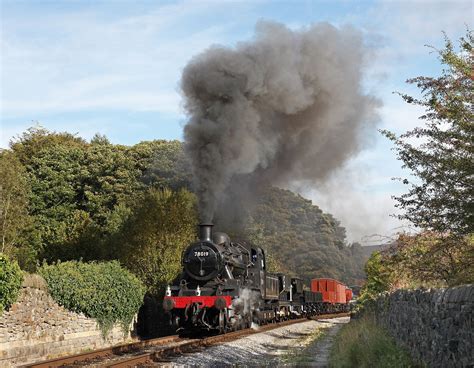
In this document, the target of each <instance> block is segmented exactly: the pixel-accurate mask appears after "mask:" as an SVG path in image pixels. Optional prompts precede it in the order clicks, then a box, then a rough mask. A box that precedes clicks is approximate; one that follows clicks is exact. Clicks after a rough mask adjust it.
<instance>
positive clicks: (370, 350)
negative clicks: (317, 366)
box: [329, 314, 417, 368]
mask: <svg viewBox="0 0 474 368" xmlns="http://www.w3.org/2000/svg"><path fill="white" fill-rule="evenodd" d="M329 367H331V368H350V367H359V368H371V367H383V368H392V367H393V368H404V367H407V368H408V367H417V365H415V364H414V363H413V362H412V361H411V358H410V356H409V355H408V353H407V352H406V351H405V350H404V349H403V348H401V347H400V346H398V345H397V344H396V343H395V340H394V339H393V338H391V337H390V336H389V334H388V333H387V332H386V331H385V330H384V329H383V328H381V327H380V326H378V325H377V324H376V323H375V321H374V319H373V318H372V317H371V316H370V314H365V315H364V316H363V317H361V318H360V319H357V320H352V321H351V322H350V323H348V324H347V325H345V326H343V327H342V328H341V330H340V331H339V333H338V334H337V335H336V338H335V340H334V344H333V346H332V348H331V353H330V356H329Z"/></svg>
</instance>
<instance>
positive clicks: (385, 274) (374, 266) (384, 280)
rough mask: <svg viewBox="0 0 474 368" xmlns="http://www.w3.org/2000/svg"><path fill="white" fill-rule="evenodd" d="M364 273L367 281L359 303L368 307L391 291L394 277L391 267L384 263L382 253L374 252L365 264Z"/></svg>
mask: <svg viewBox="0 0 474 368" xmlns="http://www.w3.org/2000/svg"><path fill="white" fill-rule="evenodd" d="M364 271H365V273H366V275H367V281H366V282H365V284H364V286H363V287H362V289H361V293H360V297H359V299H358V302H359V303H360V304H361V305H362V306H364V307H367V306H368V305H369V304H370V303H371V302H373V301H374V300H375V299H376V297H377V295H378V294H380V293H382V292H384V291H388V290H389V289H390V287H391V285H392V282H393V279H394V275H393V272H392V270H391V269H390V267H389V266H387V265H386V264H384V263H383V260H382V254H381V253H380V252H374V253H373V254H372V255H371V256H370V258H369V260H368V261H367V263H366V264H365V267H364Z"/></svg>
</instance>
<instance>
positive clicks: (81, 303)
mask: <svg viewBox="0 0 474 368" xmlns="http://www.w3.org/2000/svg"><path fill="white" fill-rule="evenodd" d="M38 272H39V273H40V275H42V276H43V277H44V279H45V280H46V283H47V285H48V291H49V293H50V295H51V296H52V297H53V299H54V300H55V301H56V302H57V303H58V304H60V305H62V306H64V307H65V308H67V309H69V310H71V311H73V312H77V313H84V315H86V316H87V317H91V318H95V319H96V320H97V322H98V323H99V326H100V328H101V331H102V334H103V336H104V338H105V336H106V335H107V333H108V332H109V331H110V329H111V328H112V327H113V325H114V324H115V323H120V325H121V327H122V330H123V332H124V334H126V333H127V332H128V328H129V326H130V323H131V322H132V319H133V317H134V315H135V314H136V313H137V312H138V309H139V307H140V306H141V304H142V302H143V296H144V295H145V287H144V286H143V284H142V282H141V281H140V280H139V279H138V278H137V277H135V276H134V275H133V274H132V273H130V272H129V271H128V270H126V269H124V268H122V267H121V266H120V264H119V263H118V262H117V261H112V262H102V263H96V262H92V263H84V262H80V261H68V262H58V263H56V264H52V265H48V264H46V263H44V264H43V265H42V266H41V267H40V268H39V269H38Z"/></svg>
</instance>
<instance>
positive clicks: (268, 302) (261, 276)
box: [163, 224, 352, 333]
mask: <svg viewBox="0 0 474 368" xmlns="http://www.w3.org/2000/svg"><path fill="white" fill-rule="evenodd" d="M212 227H213V225H212V224H201V225H199V240H198V241H197V242H195V243H192V244H190V245H189V246H188V248H187V249H186V250H185V251H184V252H183V255H182V266H183V270H182V272H181V274H180V275H179V276H178V277H177V278H176V280H175V281H174V282H173V284H172V285H169V286H168V287H167V289H166V296H165V297H164V301H163V309H164V310H165V311H166V312H167V314H168V316H169V318H170V323H171V324H172V326H173V327H174V328H175V329H176V330H177V331H183V330H184V331H191V330H196V329H205V330H217V331H219V332H221V333H225V332H227V331H232V330H237V329H241V328H246V327H250V325H251V324H252V323H257V324H264V323H268V322H274V321H279V320H283V319H289V318H296V317H303V316H307V317H309V316H314V315H318V314H322V313H335V312H343V311H348V310H349V300H350V299H351V298H352V291H351V290H350V289H349V288H347V287H346V286H345V285H344V284H342V283H340V282H339V281H336V280H333V279H313V280H312V281H311V289H310V290H305V288H304V285H303V280H302V279H299V278H296V277H289V276H288V275H284V274H281V273H278V274H272V273H269V272H267V265H266V259H265V252H264V250H263V249H261V248H259V247H256V246H254V245H252V244H250V243H248V242H244V241H238V242H232V241H231V240H230V238H229V236H228V235H227V234H225V233H221V232H215V233H214V234H213V232H212Z"/></svg>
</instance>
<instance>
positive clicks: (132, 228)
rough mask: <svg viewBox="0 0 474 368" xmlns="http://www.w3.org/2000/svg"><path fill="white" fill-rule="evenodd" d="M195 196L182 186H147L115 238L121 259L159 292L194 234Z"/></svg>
mask: <svg viewBox="0 0 474 368" xmlns="http://www.w3.org/2000/svg"><path fill="white" fill-rule="evenodd" d="M195 202H196V200H195V197H194V195H193V194H191V193H190V192H188V191H187V190H185V189H181V190H179V191H177V192H173V191H171V190H169V189H162V190H160V189H150V190H148V191H147V192H146V193H145V194H144V195H143V197H142V198H141V199H140V200H139V201H138V202H137V203H136V205H135V207H134V210H133V213H132V215H131V216H130V218H129V219H128V221H127V222H126V223H125V225H124V226H123V229H122V231H121V233H120V234H118V236H117V237H116V238H115V239H114V242H115V244H116V246H117V253H118V254H119V255H120V259H121V261H122V262H123V264H125V265H126V266H127V268H128V269H129V270H131V271H132V272H133V273H134V274H135V275H137V276H138V277H139V278H140V279H141V280H142V281H143V283H144V284H145V286H146V288H147V291H148V292H149V293H150V294H152V295H155V296H159V295H160V294H161V293H162V292H163V290H164V289H165V286H166V285H167V284H169V283H170V282H171V281H172V280H173V279H174V278H175V277H176V276H177V275H178V273H179V271H180V270H181V253H182V251H183V250H184V249H185V247H186V246H187V245H188V244H189V243H190V242H191V241H193V240H194V239H195V237H196V224H197V213H196V209H195Z"/></svg>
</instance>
